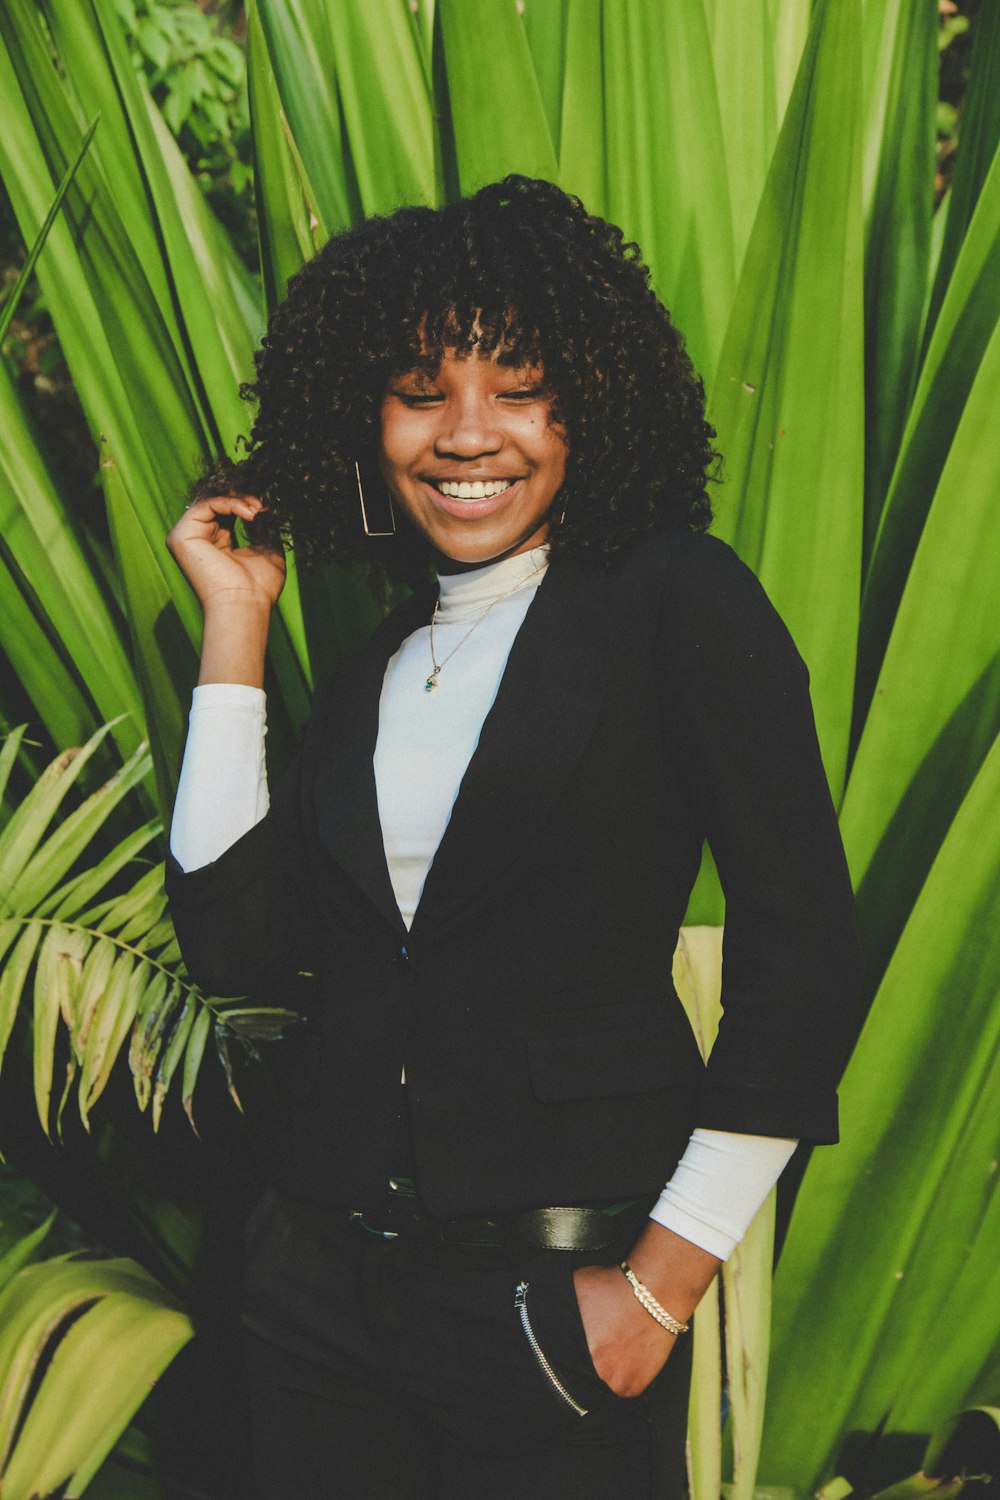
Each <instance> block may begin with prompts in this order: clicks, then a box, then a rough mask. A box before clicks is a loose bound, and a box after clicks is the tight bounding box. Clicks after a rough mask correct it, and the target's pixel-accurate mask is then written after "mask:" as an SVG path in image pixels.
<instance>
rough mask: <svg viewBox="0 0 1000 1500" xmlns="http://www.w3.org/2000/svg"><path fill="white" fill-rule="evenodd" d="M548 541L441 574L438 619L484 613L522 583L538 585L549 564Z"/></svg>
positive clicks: (452, 618)
mask: <svg viewBox="0 0 1000 1500" xmlns="http://www.w3.org/2000/svg"><path fill="white" fill-rule="evenodd" d="M548 556H549V548H548V544H547V543H546V542H543V543H542V545H541V546H540V547H532V548H531V550H530V551H528V552H517V553H515V555H514V556H513V557H505V558H503V559H502V560H501V561H500V562H494V563H486V564H485V565H484V566H483V567H481V568H469V569H468V570H467V571H466V572H464V573H439V574H438V583H439V585H440V590H441V593H440V598H441V606H440V609H439V611H438V619H439V620H441V621H444V620H460V619H464V618H465V617H467V616H471V615H476V614H481V613H482V611H483V610H484V609H486V608H487V606H488V605H489V604H491V603H492V602H493V601H494V600H496V599H499V598H500V596H501V595H502V594H506V593H510V594H511V595H513V594H515V593H516V592H519V591H520V588H521V586H522V585H528V584H531V585H533V586H534V587H536V588H537V587H538V585H539V584H540V583H541V581H542V578H543V577H544V575H545V569H546V567H547V566H548Z"/></svg>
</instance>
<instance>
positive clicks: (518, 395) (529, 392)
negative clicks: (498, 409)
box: [500, 385, 542, 401]
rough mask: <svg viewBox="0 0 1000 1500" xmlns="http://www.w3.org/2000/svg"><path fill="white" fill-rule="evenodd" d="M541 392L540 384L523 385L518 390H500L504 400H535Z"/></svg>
mask: <svg viewBox="0 0 1000 1500" xmlns="http://www.w3.org/2000/svg"><path fill="white" fill-rule="evenodd" d="M541 394H542V388H541V386H540V385H529V386H525V387H524V389H523V390H519V391H501V393H500V395H501V399H502V400H504V401H536V400H537V399H538V398H539V396H541Z"/></svg>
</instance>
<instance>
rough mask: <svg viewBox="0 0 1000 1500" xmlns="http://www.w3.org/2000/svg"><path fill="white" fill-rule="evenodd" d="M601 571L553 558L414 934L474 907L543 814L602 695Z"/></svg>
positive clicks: (605, 659) (605, 630)
mask: <svg viewBox="0 0 1000 1500" xmlns="http://www.w3.org/2000/svg"><path fill="white" fill-rule="evenodd" d="M603 578H604V575H603V573H602V572H601V571H600V570H598V569H594V570H590V569H584V568H580V567H577V566H576V565H573V564H568V563H566V562H564V561H563V560H561V559H558V558H557V559H555V560H553V562H552V563H550V565H549V568H548V571H547V572H546V575H545V577H544V578H543V580H542V583H541V585H540V586H539V589H538V592H537V593H536V595H535V598H534V599H533V600H532V603H531V605H530V607H529V609H528V613H527V615H526V616H525V619H524V622H523V624H522V625H521V628H520V629H519V631H518V633H517V635H516V636H515V638H514V644H513V646H512V647H511V652H510V656H509V658H508V660H507V666H506V668H505V670H504V674H503V677H502V678H501V681H500V687H499V689H498V692H497V696H496V699H495V700H494V703H493V706H492V708H491V709H490V711H489V713H488V714H487V716H486V718H485V720H484V722H483V727H482V731H481V733H480V736H479V743H478V746H477V748H476V750H475V752H474V754H473V756H472V759H471V760H470V762H469V765H468V768H467V770H466V773H465V776H464V777H463V780H462V784H461V786H460V788H459V792H458V797H457V799H456V802H455V805H454V808H453V810H452V815H451V819H450V821H449V823H448V826H447V828H446V829H445V832H444V836H443V838H442V840H441V843H440V845H439V846H438V850H437V853H436V854H435V856H434V860H433V862H432V864H431V867H430V870H429V871H428V874H427V878H426V880H425V882H424V889H423V894H422V896H421V899H420V902H419V905H418V907H417V911H416V915H415V917H414V919H413V927H412V931H413V934H414V936H418V935H425V934H426V935H433V934H436V933H438V932H440V931H441V930H442V929H443V928H444V927H446V926H449V925H451V924H452V923H453V922H454V921H455V920H457V919H458V918H459V917H461V916H462V915H464V914H465V913H467V912H468V911H470V910H471V909H473V908H474V907H475V906H476V904H477V903H478V902H480V901H481V900H482V899H483V898H484V897H485V896H486V895H487V894H488V892H489V890H490V888H491V887H492V886H493V885H494V884H495V882H496V880H497V879H498V878H499V877H500V876H502V875H503V874H504V872H505V871H506V870H507V869H508V868H509V867H510V866H511V864H512V863H513V862H514V861H515V860H516V859H517V857H518V854H519V852H520V851H521V850H522V848H523V847H524V845H525V843H526V842H527V841H529V840H530V839H531V838H532V837H533V836H534V835H535V833H536V832H537V829H538V828H539V826H540V825H541V824H542V823H544V822H545V820H546V818H547V816H548V813H549V810H550V808H551V807H552V805H553V804H554V802H555V800H556V798H557V797H558V796H559V794H560V791H561V789H562V787H563V785H564V783H565V782H566V779H567V777H568V776H569V774H570V772H571V770H572V769H573V766H574V765H575V763H576V761H577V760H578V759H579V756H580V754H581V752H582V750H583V747H584V745H585V744H586V742H587V738H588V735H589V733H590V730H591V728H592V726H593V723H594V721H595V719H596V717H597V713H598V710H599V708H600V705H601V701H602V697H603V692H604V686H605V682H606V680H607V674H608V671H609V669H610V658H611V649H612V647H611V634H612V632H611V631H610V629H609V622H608V616H607V601H606V598H605V590H604V587H603Z"/></svg>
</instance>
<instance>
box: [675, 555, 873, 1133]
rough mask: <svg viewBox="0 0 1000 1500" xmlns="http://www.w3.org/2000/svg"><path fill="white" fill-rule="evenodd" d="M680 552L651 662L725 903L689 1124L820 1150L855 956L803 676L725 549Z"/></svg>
mask: <svg viewBox="0 0 1000 1500" xmlns="http://www.w3.org/2000/svg"><path fill="white" fill-rule="evenodd" d="M688 542H689V545H688V546H686V547H684V548H682V549H681V551H680V555H679V556H675V559H674V565H673V567H672V569H671V572H670V576H669V580H668V584H667V587H666V588H665V590H664V593H663V596H662V601H661V612H660V629H661V642H660V648H661V649H660V660H661V662H662V663H663V665H664V668H665V682H664V687H665V689H666V692H667V694H668V696H667V698H666V705H667V708H668V710H669V717H670V718H671V720H672V723H673V730H674V739H675V748H676V753H677V755H678V759H679V761H680V763H681V768H682V774H683V776H684V780H685V783H686V786H687V790H688V794H689V796H690V797H691V799H692V800H693V802H694V804H695V810H696V813H697V815H698V816H699V817H700V818H701V820H702V822H701V826H702V827H703V829H704V830H705V833H706V835H707V838H708V841H709V845H710V847H711V850H712V853H713V855H714V857H715V861H716V865H717V868H718V870H719V876H720V879H721V882H722V887H723V891H724V894H725V900H726V911H725V928H724V932H723V962H722V1005H723V1015H722V1021H721V1024H720V1028H719V1034H718V1038H717V1040H716V1043H715V1047H714V1049H713V1051H712V1054H711V1057H710V1059H709V1063H708V1067H707V1069H706V1073H705V1079H704V1083H703V1087H702V1090H701V1095H700V1102H699V1107H698V1112H697V1119H696V1122H695V1123H696V1124H697V1125H700V1126H703V1127H706V1128H710V1129H715V1130H731V1131H741V1132H747V1133H752V1134H759V1135H775V1136H790V1137H791V1136H798V1137H801V1138H803V1139H806V1140H812V1141H814V1142H832V1141H836V1140H837V1139H838V1129H837V1095H836V1087H837V1083H838V1081H839V1078H840V1075H841V1073H842V1071H843V1068H844V1065H845V1063H846V1061H847V1057H848V1055H849V1052H850V1048H851V1046H852V1045H853V1042H854V1039H855V1036H856V1034H857V1027H858V1021H859V1014H860V1002H861V993H862V979H863V959H862V950H861V941H860V935H859V930H858V923H857V916H856V911H855V905H854V896H853V892H852V889H851V881H850V876H849V872H848V867H847V860H846V857H845V854H844V847H843V843H842V841H841V837H840V831H839V828H838V825H837V817H836V813H835V810H834V807H833V801H832V798H831V796H830V790H829V785H828V783H827V779H826V774H825V771H824V768H823V762H822V759H821V757H820V749H819V743H818V740H817V736H816V725H815V719H814V716H813V709H812V703H811V700H810V697H809V686H808V683H809V673H808V670H807V668H806V665H805V662H804V661H803V660H802V657H801V656H800V654H799V652H798V650H797V649H796V647H795V644H794V642H793V640H792V637H791V635H790V634H789V631H788V629H787V628H786V626H785V625H784V623H783V621H782V620H781V617H780V616H779V615H778V613H777V611H776V609H775V608H774V606H773V605H772V604H771V602H770V600H769V599H768V597H767V594H766V593H765V591H764V589H763V587H762V586H761V584H760V582H759V581H758V579H757V578H756V576H755V575H754V573H753V572H752V571H751V570H750V569H749V568H748V567H747V566H746V565H745V564H744V563H743V562H742V561H741V560H740V558H739V557H738V556H737V554H736V552H735V551H734V550H733V549H732V548H731V547H729V546H728V545H727V544H726V543H725V542H723V541H721V540H720V539H719V538H717V537H713V536H708V535H697V536H693V537H689V538H688Z"/></svg>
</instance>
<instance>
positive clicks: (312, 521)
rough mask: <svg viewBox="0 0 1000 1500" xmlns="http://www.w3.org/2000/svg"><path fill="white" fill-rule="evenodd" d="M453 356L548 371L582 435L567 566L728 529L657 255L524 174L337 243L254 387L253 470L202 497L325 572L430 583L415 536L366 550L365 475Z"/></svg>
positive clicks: (571, 496) (571, 449)
mask: <svg viewBox="0 0 1000 1500" xmlns="http://www.w3.org/2000/svg"><path fill="white" fill-rule="evenodd" d="M445 349H453V350H455V351H456V352H458V353H465V352H471V351H472V350H473V349H475V350H476V352H477V353H480V354H484V355H495V356H496V358H497V359H498V360H499V361H500V362H501V363H503V364H510V365H520V364H523V363H532V364H540V365H541V368H542V371H543V375H544V381H545V387H546V389H547V391H548V392H549V394H550V395H551V397H552V420H553V421H554V422H555V421H558V422H561V423H563V424H564V426H565V429H566V433H567V440H568V455H567V464H566V477H565V482H564V485H563V488H562V490H561V492H560V496H559V500H560V502H561V503H560V504H559V505H558V506H557V507H555V508H554V514H555V513H556V512H560V513H561V512H562V511H563V508H565V513H564V517H563V519H561V520H554V521H553V522H552V526H551V531H550V543H551V550H552V555H553V556H555V555H557V554H560V553H562V554H569V553H574V554H577V555H579V554H587V555H588V556H590V557H593V558H600V557H603V558H608V557H610V556H612V555H613V554H614V553H615V552H616V551H618V550H619V549H620V548H621V547H623V546H624V545H625V544H626V543H627V542H629V541H631V540H632V539H633V538H635V537H637V536H640V535H642V534H643V533H645V532H649V531H654V530H660V529H662V528H664V527H671V526H682V527H687V528H689V529H690V530H692V531H703V530H705V528H706V527H707V526H708V525H709V524H710V522H711V519H712V509H711V505H710V503H709V499H708V495H707V493H706V482H707V481H708V480H715V479H717V478H718V477H719V475H718V472H717V469H718V462H719V458H718V454H717V453H716V451H715V449H714V448H713V446H712V440H713V438H714V437H715V430H714V429H713V428H712V427H711V425H710V424H709V423H708V422H707V421H706V418H705V393H704V388H703V386H702V382H701V380H700V379H699V377H698V375H697V373H696V372H695V370H694V367H693V365H692V363H691V360H690V358H689V357H688V354H687V351H686V349H685V345H684V340H683V337H682V335H681V334H680V333H679V332H678V330H677V329H676V328H675V327H674V325H673V323H672V322H671V319H670V315H669V313H668V312H667V310H666V308H665V307H664V306H663V305H662V303H661V302H660V301H659V300H658V299H657V297H656V295H655V294H654V292H653V291H652V289H651V287H650V278H649V271H648V270H647V268H646V266H645V265H644V263H643V261H642V257H641V252H640V250H639V247H638V246H637V245H635V244H633V243H628V242H626V241H625V238H624V236H623V234H622V231H621V230H620V229H618V228H617V227H616V226H615V225H613V224H609V223H607V222H606V221H605V220H603V219H600V218H597V217H595V216H594V215H592V214H588V213H587V211H586V209H585V208H584V206H583V204H582V203H581V202H580V200H579V199H578V198H575V197H572V196H570V195H569V194H567V193H564V192H563V191H562V190H561V189H560V188H558V187H556V186H555V185H554V184H553V183H551V182H544V181H540V180H536V179H533V178H529V177H521V176H516V175H513V176H509V177H506V178H504V180H503V181H502V182H498V183H493V184H491V185H490V186H488V187H484V188H482V189H481V190H480V191H479V192H477V193H474V194H473V195H471V196H470V197H467V198H462V199H459V200H458V201H457V202H454V203H449V204H447V205H446V206H445V207H443V208H434V209H432V208H422V207H413V208H402V209H400V210H398V212H396V213H393V214H391V215H389V216H387V217H373V218H370V219H366V220H364V221H363V222H362V223H361V224H359V225H357V226H356V227H354V228H351V229H348V230H346V231H344V232H343V233H341V234H338V235H336V236H334V237H333V238H331V239H330V240H329V241H328V242H327V244H326V245H325V246H324V247H323V249H322V250H321V251H320V252H319V254H318V255H316V256H315V257H314V259H313V260H311V261H309V262H308V264H306V265H305V266H303V267H302V269H301V270H300V271H299V272H298V273H297V274H296V275H295V276H294V277H292V279H291V281H290V282H289V285H288V295H287V297H286V299H285V301H284V302H283V303H282V304H281V305H280V306H279V307H278V308H276V310H275V311H274V313H273V315H272V317H271V320H270V322H269V324H268V328H267V333H266V335H265V337H264V339H263V340H262V343H261V347H260V349H259V351H258V353H257V355H256V359H255V365H256V376H257V378H256V381H255V382H254V383H253V384H250V385H245V386H243V387H242V394H243V396H244V397H245V398H246V399H248V400H255V401H256V402H257V403H258V410H257V416H256V419H255V421H254V424H253V429H252V431H251V433H250V436H249V438H248V439H243V440H242V442H243V448H244V451H245V454H246V456H245V457H243V458H241V459H239V460H237V461H235V462H230V461H223V462H221V463H217V464H216V465H214V466H213V468H212V470H211V472H209V473H207V474H205V475H204V476H203V477H202V479H201V480H200V481H199V482H198V484H197V486H196V488H195V494H196V495H198V496H204V495H211V494H234V493H243V494H255V495H259V496H260V498H261V499H262V500H263V501H264V502H265V504H266V505H267V506H268V507H269V508H268V510H266V511H265V512H263V513H262V515H261V516H260V518H259V519H258V520H256V521H255V522H254V523H253V526H252V528H251V530H250V532H249V534H250V535H251V536H252V537H253V540H254V541H255V542H257V543H261V544H265V545H277V544H278V541H279V538H280V539H282V540H284V541H286V542H289V543H291V545H292V546H294V548H295V549H296V552H297V554H298V555H299V557H300V558H301V559H302V560H303V561H304V562H305V563H306V564H307V565H309V564H310V563H312V562H316V561H336V562H341V563H343V562H353V561H366V560H367V561H369V562H374V563H375V564H376V565H377V567H381V568H382V569H383V570H384V573H385V575H387V577H388V578H389V579H392V578H393V577H396V578H404V577H405V578H412V575H413V573H414V546H415V541H414V537H413V536H412V534H411V535H407V533H409V532H410V528H409V527H405V528H401V535H400V537H398V538H394V539H393V540H392V541H391V542H390V543H389V544H386V543H385V542H373V541H371V540H369V539H368V538H367V537H366V536H365V534H364V531H363V529H362V525H361V516H360V509H359V505H358V495H357V483H356V475H355V469H354V464H355V461H356V460H357V461H360V462H362V463H363V464H364V465H365V466H366V470H367V472H368V473H370V474H377V468H376V465H375V462H374V459H375V455H376V452H377V443H378V436H379V412H380V406H381V402H382V397H383V395H384V392H385V390H386V387H387V385H388V384H389V382H390V381H391V380H392V379H394V378H397V377H398V376H399V375H400V374H401V373H402V372H403V371H406V370H411V369H415V368H421V369H423V370H424V371H426V372H427V373H428V374H431V375H433V373H434V372H435V371H436V370H437V367H438V365H439V363H440V361H441V358H442V356H443V353H444V351H445ZM386 513H387V511H386ZM380 514H381V512H380ZM416 545H417V546H418V548H419V543H417V544H416ZM424 561H425V562H426V561H427V556H426V555H425V557H424Z"/></svg>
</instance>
